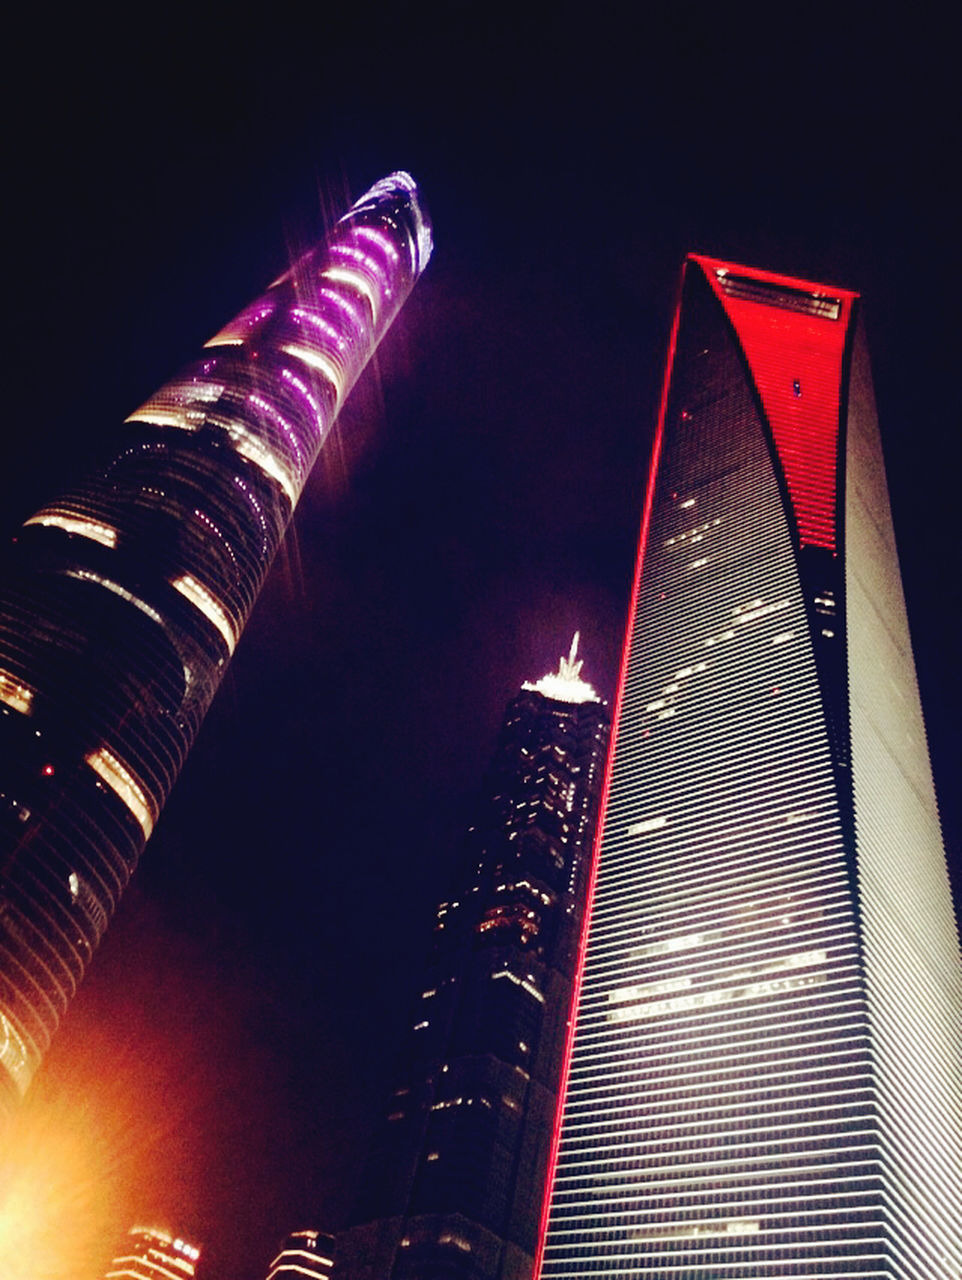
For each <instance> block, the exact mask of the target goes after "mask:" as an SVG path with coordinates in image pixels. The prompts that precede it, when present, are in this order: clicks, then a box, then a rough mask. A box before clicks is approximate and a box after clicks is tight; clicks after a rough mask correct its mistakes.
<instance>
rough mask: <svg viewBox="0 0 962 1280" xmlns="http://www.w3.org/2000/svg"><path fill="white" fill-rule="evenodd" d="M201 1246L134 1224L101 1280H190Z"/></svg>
mask: <svg viewBox="0 0 962 1280" xmlns="http://www.w3.org/2000/svg"><path fill="white" fill-rule="evenodd" d="M199 1258H200V1249H198V1248H197V1246H196V1245H193V1244H191V1243H190V1242H189V1241H187V1240H182V1239H180V1237H176V1236H173V1235H171V1233H170V1232H169V1231H163V1230H159V1229H158V1228H157V1227H133V1228H132V1229H131V1231H130V1233H129V1235H128V1237H127V1242H126V1245H125V1247H124V1249H123V1252H122V1253H121V1254H120V1255H119V1256H118V1257H116V1258H114V1260H113V1262H112V1263H111V1264H110V1266H109V1268H108V1269H107V1271H106V1273H105V1275H104V1280H190V1277H192V1276H194V1275H196V1274H197V1261H198V1259H199Z"/></svg>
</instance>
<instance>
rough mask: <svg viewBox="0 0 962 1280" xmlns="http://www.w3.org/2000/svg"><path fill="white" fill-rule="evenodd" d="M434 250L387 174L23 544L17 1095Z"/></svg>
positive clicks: (9, 877)
mask: <svg viewBox="0 0 962 1280" xmlns="http://www.w3.org/2000/svg"><path fill="white" fill-rule="evenodd" d="M430 251H431V233H430V226H429V224H428V222H427V219H426V217H425V215H424V213H423V211H422V209H421V207H420V204H419V200H418V193H417V189H416V187H415V184H414V182H413V181H412V179H411V178H410V177H409V176H408V175H407V174H405V173H395V174H392V175H391V176H390V177H388V178H385V179H384V180H383V181H381V182H378V183H377V184H376V185H375V186H374V187H372V188H371V190H370V191H368V192H367V194H366V195H364V196H362V197H361V199H360V200H358V201H357V202H356V204H354V205H353V206H352V207H351V209H350V210H349V211H348V213H347V214H345V216H344V217H343V218H342V219H341V220H340V221H339V222H338V223H337V224H336V226H335V227H334V228H333V230H332V231H331V233H330V234H329V235H328V236H327V238H326V239H325V240H324V241H323V242H322V243H321V244H320V245H318V246H317V248H315V249H314V250H312V251H311V252H310V253H308V254H307V255H306V256H305V257H303V258H302V259H301V260H300V261H299V262H297V263H296V264H295V265H294V266H293V267H292V268H291V269H290V271H288V272H287V273H286V274H285V275H283V276H282V277H281V278H280V279H279V280H277V281H276V282H275V283H274V284H273V285H272V286H271V287H270V289H269V290H268V291H267V293H265V294H264V295H263V296H262V297H260V298H258V299H257V301H256V302H254V303H252V304H251V305H250V306H249V307H247V308H246V310H244V311H242V312H241V314H240V315H239V316H237V317H236V319H234V320H233V321H231V323H230V324H228V325H227V327H226V328H224V329H223V330H222V331H221V332H220V333H218V334H217V335H216V336H215V337H213V338H212V339H211V340H210V342H208V343H207V346H206V348H205V350H204V352H203V354H202V356H201V358H200V359H199V360H198V361H197V363H196V364H194V365H192V366H190V367H189V368H188V369H186V370H185V371H184V373H182V374H181V375H180V376H179V377H178V378H176V379H174V381H172V382H169V383H167V384H166V385H165V386H164V387H162V388H161V390H160V391H158V392H157V394H156V395H154V396H152V397H151V398H150V399H149V400H148V401H147V403H146V404H144V405H142V406H141V408H140V409H138V410H137V411H136V413H133V414H131V416H130V417H129V418H128V420H127V423H126V424H125V428H124V431H123V434H122V436H121V437H120V440H119V442H118V444H117V446H116V448H115V449H114V450H113V451H112V452H111V453H110V454H109V456H108V457H107V460H106V462H105V463H104V465H102V466H101V467H100V468H98V469H97V470H95V471H93V472H92V473H91V474H90V475H89V476H88V477H87V478H86V480H85V481H83V482H82V483H81V484H80V485H78V486H77V487H76V488H75V489H72V490H71V491H70V492H68V493H66V494H65V495H63V496H62V497H60V498H58V499H57V500H56V501H54V502H51V503H50V504H49V505H47V506H45V507H44V508H43V509H42V510H40V511H38V512H37V513H36V514H35V515H34V516H31V517H30V519H29V520H27V521H26V522H25V525H24V527H23V529H22V530H21V531H20V533H19V537H18V539H17V545H16V547H15V550H14V554H13V556H12V564H11V569H10V572H9V574H8V575H7V581H6V583H5V585H4V589H3V593H2V596H0V759H2V761H3V762H4V763H3V772H2V774H0V1103H2V1102H3V1098H4V1095H6V1096H7V1097H8V1100H9V1098H10V1097H11V1096H12V1095H15V1094H16V1093H17V1092H19V1093H22V1092H23V1091H24V1090H25V1089H26V1087H27V1085H28V1084H29V1082H30V1079H31V1077H32V1075H33V1073H34V1071H35V1070H36V1068H37V1065H38V1063H39V1061H40V1058H41V1056H42V1054H43V1052H44V1050H45V1049H46V1047H47V1044H48V1042H49V1040H50V1037H51V1035H52V1034H53V1032H54V1030H55V1028H56V1026H57V1024H58V1022H59V1020H60V1018H61V1016H62V1014H63V1012H64V1009H65V1008H66V1006H67V1003H68V1001H69V999H70V997H71V995H72V994H73V991H74V989H75V987H76V985H77V983H78V981H79V980H80V977H81V975H82V974H83V971H84V968H85V966H86V964H87V961H88V960H89V958H90V956H91V954H92V953H93V950H94V948H95V947H96V945H97V943H98V942H99V940H100V937H101V934H102V933H103V930H104V928H105V926H106V924H107V921H108V920H109V918H110V916H111V913H112V912H113V910H114V908H115V906H116V904H117V900H118V897H119V895H120V893H121V892H122V890H123V888H124V885H125V884H126V882H127V880H128V878H129V877H130V874H131V872H132V871H133V869H134V866H135V864H136V862H137V859H138V857H139V855H140V853H141V850H142V849H143V846H144V842H145V841H146V840H147V838H148V836H149V835H150V832H151V829H152V828H153V825H154V822H155V821H156V819H157V815H158V813H159V812H160V809H161V807H162V805H163V804H164V801H165V800H166V798H167V795H168V793H169V792H170V789H171V787H172V785H173V782H174V779H175V778H176V777H177V774H178V772H179V770H180V768H181V766H182V764H183V762H184V758H185V756H186V754H187V752H188V750H189V748H190V745H191V743H192V742H193V739H194V736H195V734H196V732H197V729H198V726H199V725H200V722H201V720H202V718H203V716H204V714H205V712H206V710H207V708H208V706H209V704H210V701H211V698H212V697H213V695H214V692H215V690H216V688H217V685H218V683H219V681H220V678H221V676H222V674H223V672H224V668H225V665H226V663H227V661H228V659H229V657H230V655H231V653H232V652H233V649H234V646H235V644H236V643H237V640H238V637H239V636H240V633H241V631H242V630H243V627H244V623H245V621H246V619H247V616H248V614H249V612H250V609H251V606H252V604H253V602H254V600H255V598H256V596H257V593H258V591H259V589H260V586H261V584H262V582H263V580H264V576H265V574H266V572H267V569H268V567H269V566H270V564H271V561H272V559H273V557H274V553H275V551H276V550H277V547H278V544H279V542H280V540H281V538H282V536H283V534H284V530H285V528H286V527H287V523H288V521H289V519H290V516H291V512H292V510H293V507H294V503H295V502H296V501H297V498H298V496H299V494H300V491H301V487H302V485H303V484H304V481H305V479H306V477H307V475H308V473H309V471H310V469H311V466H312V465H313V463H314V461H315V459H316V457H317V455H318V451H319V450H320V448H321V445H322V444H323V442H324V439H325V437H326V435H327V432H328V430H329V429H330V426H331V423H332V422H333V420H334V417H335V415H336V414H337V412H338V409H339V408H340V406H341V404H342V403H343V401H344V398H345V396H346V395H347V393H348V392H349V390H350V388H351V387H352V385H353V384H354V381H355V380H356V378H357V376H358V374H359V373H360V372H361V370H362V369H363V367H364V365H365V364H366V362H367V360H368V358H369V356H370V355H371V352H372V351H373V350H374V348H375V346H376V345H377V343H378V341H379V340H380V338H381V336H382V335H383V333H384V332H385V330H386V329H387V327H388V325H389V324H390V323H391V321H392V319H393V318H394V316H395V315H396V314H397V311H398V309H399V307H400V306H401V304H402V303H403V301H404V299H405V298H406V297H407V295H408V293H409V291H410V289H411V287H412V286H413V284H414V282H415V280H416V279H417V277H418V275H419V274H420V272H421V271H422V269H423V268H424V266H425V264H426V262H427V259H428V256H429V254H430ZM0 1109H2V1108H0Z"/></svg>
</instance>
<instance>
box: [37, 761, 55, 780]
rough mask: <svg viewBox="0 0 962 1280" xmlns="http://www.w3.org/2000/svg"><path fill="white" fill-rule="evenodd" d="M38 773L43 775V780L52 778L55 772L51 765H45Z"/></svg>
mask: <svg viewBox="0 0 962 1280" xmlns="http://www.w3.org/2000/svg"><path fill="white" fill-rule="evenodd" d="M40 772H41V773H42V774H43V776H44V777H45V778H52V777H53V775H54V773H55V772H56V770H55V769H54V767H53V765H52V764H45V765H44V766H43V768H42V769H41V770H40Z"/></svg>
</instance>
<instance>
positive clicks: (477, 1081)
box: [336, 636, 608, 1280]
mask: <svg viewBox="0 0 962 1280" xmlns="http://www.w3.org/2000/svg"><path fill="white" fill-rule="evenodd" d="M576 649H577V636H576V637H575V642H574V644H573V646H572V649H571V652H570V654H569V656H568V658H562V660H561V664H560V667H559V670H558V671H557V672H556V673H553V674H551V675H548V676H545V677H543V679H541V680H539V681H537V682H536V683H529V684H525V685H524V686H523V688H522V690H521V692H520V693H519V694H518V695H517V697H515V698H513V699H512V701H511V702H510V703H509V705H508V709H507V712H506V714H505V718H504V723H503V725H502V728H501V734H500V737H499V739H498V745H497V749H496V751H495V755H494V759H493V761H492V764H491V768H490V770H489V773H488V777H487V780H486V791H487V795H486V798H485V802H484V804H483V806H482V808H481V812H480V813H479V816H478V822H477V824H476V826H475V827H473V828H472V830H471V832H470V833H469V847H470V850H471V854H472V866H471V869H470V874H469V876H468V877H467V878H466V880H465V882H463V883H462V885H461V887H460V890H459V892H458V893H457V894H455V895H454V897H453V898H451V899H450V900H448V901H446V902H442V903H441V905H440V906H439V908H438V913H437V921H436V925H435V935H434V946H433V948H432V952H431V955H430V959H429V962H428V966H427V971H426V973H425V975H424V987H423V990H422V991H421V993H420V996H419V998H418V1000H417V1002H416V1003H417V1008H416V1010H415V1013H414V1017H413V1018H412V1022H411V1029H410V1031H409V1033H408V1035H407V1038H406V1042H405V1045H404V1049H403V1051H402V1054H401V1060H400V1063H399V1066H398V1071H397V1077H396V1086H397V1087H396V1089H395V1092H394V1094H393V1096H392V1098H391V1102H390V1106H389V1108H388V1113H387V1116H386V1118H385V1120H384V1123H383V1125H382V1127H381V1131H380V1133H379V1134H378V1137H377V1140H376V1142H375V1145H374V1149H373V1151H372V1153H371V1158H370V1160H369V1161H368V1167H367V1174H366V1177H365V1179H364V1185H363V1189H362V1193H361V1196H360V1203H359V1206H358V1211H357V1214H356V1216H355V1222H357V1223H358V1224H360V1225H358V1226H356V1227H355V1228H354V1229H353V1230H350V1231H348V1232H346V1233H344V1235H343V1236H342V1237H340V1238H339V1240H338V1257H337V1269H336V1274H337V1276H338V1277H339V1278H340V1280H389V1278H390V1280H428V1277H431V1278H432V1280H442V1278H443V1280H525V1278H527V1277H530V1275H531V1270H532V1267H533V1265H534V1252H535V1248H536V1245H537V1230H538V1223H539V1216H540V1207H541V1198H542V1194H543V1190H544V1183H545V1177H546V1174H547V1166H548V1156H549V1153H550V1146H551V1141H550V1140H551V1132H552V1124H551V1122H552V1118H553V1116H554V1112H555V1108H556V1099H557V1091H558V1083H559V1078H560V1073H561V1063H562V1058H563V1050H564V1044H565V1039H566V1019H567V1015H568V1011H569V1008H570V1003H571V987H572V982H573V980H574V973H575V964H576V960H577V954H578V943H579V939H580V937H581V924H582V920H583V917H584V905H585V898H586V891H587V883H588V867H589V863H590V853H591V847H592V837H593V834H594V825H595V818H596V815H597V809H598V801H599V797H600V791H601V778H602V774H603V771H604V761H605V756H606V753H607V744H608V711H607V707H606V706H605V704H604V703H603V702H602V701H601V700H600V699H599V698H598V696H597V695H596V694H595V692H594V690H593V689H592V688H591V686H590V685H589V684H588V683H587V682H586V681H584V680H582V679H581V677H580V670H581V660H580V659H578V658H577V656H576Z"/></svg>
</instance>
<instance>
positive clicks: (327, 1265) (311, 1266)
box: [267, 1231, 334, 1280]
mask: <svg viewBox="0 0 962 1280" xmlns="http://www.w3.org/2000/svg"><path fill="white" fill-rule="evenodd" d="M333 1274H334V1238H333V1236H326V1235H324V1234H322V1233H321V1232H320V1231H294V1232H292V1233H291V1234H290V1235H289V1236H288V1237H287V1239H286V1240H285V1241H284V1242H283V1243H282V1244H281V1247H280V1251H279V1252H278V1255H277V1257H276V1258H275V1259H274V1261H273V1262H272V1263H271V1266H270V1270H269V1271H268V1273H267V1280H298V1277H301V1276H308V1277H310V1280H331V1276H332V1275H333Z"/></svg>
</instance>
